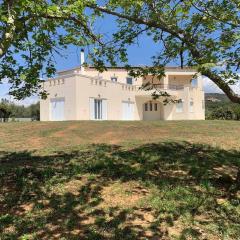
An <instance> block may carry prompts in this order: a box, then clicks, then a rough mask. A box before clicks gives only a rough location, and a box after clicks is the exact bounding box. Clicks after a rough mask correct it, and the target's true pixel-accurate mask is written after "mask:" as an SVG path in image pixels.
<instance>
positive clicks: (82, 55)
mask: <svg viewBox="0 0 240 240" xmlns="http://www.w3.org/2000/svg"><path fill="white" fill-rule="evenodd" d="M80 61H81V71H84V66H83V64H84V63H85V54H84V49H83V48H82V49H81V59H80Z"/></svg>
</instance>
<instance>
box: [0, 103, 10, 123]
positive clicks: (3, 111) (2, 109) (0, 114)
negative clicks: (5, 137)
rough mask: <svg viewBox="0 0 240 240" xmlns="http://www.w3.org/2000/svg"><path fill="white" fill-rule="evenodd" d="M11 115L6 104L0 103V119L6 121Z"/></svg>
mask: <svg viewBox="0 0 240 240" xmlns="http://www.w3.org/2000/svg"><path fill="white" fill-rule="evenodd" d="M10 115H11V111H10V109H9V107H8V105H7V104H4V103H0V118H1V119H3V121H4V122H6V121H7V120H8V118H9V117H10Z"/></svg>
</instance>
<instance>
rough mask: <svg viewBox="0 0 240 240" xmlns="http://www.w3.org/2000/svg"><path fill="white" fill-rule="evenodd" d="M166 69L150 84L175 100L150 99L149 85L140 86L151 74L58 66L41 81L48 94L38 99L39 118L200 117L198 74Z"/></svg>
mask: <svg viewBox="0 0 240 240" xmlns="http://www.w3.org/2000/svg"><path fill="white" fill-rule="evenodd" d="M165 75H166V76H165V77H164V78H163V79H161V80H160V81H159V80H157V79H156V80H154V81H153V84H154V87H155V88H156V89H159V90H161V91H166V92H168V93H169V94H170V95H171V97H172V98H173V99H177V100H180V101H179V102H178V103H168V104H166V105H164V102H163V101H164V97H160V98H158V99H157V100H153V98H152V90H150V91H145V90H143V89H141V88H140V86H141V85H142V84H143V83H145V82H146V81H150V79H151V82H152V79H153V78H152V76H146V77H144V78H137V79H134V78H132V77H130V76H129V75H128V72H127V71H126V70H125V69H124V68H121V67H115V68H111V67H109V68H108V71H105V72H103V73H99V72H98V71H97V70H96V69H95V68H94V67H83V66H80V67H77V68H74V69H70V70H65V71H60V72H58V76H57V77H55V78H53V79H48V80H46V81H45V82H44V84H43V88H44V89H45V90H46V91H47V92H48V93H49V95H48V98H47V99H46V100H41V101H40V115H41V121H63V120H199V119H205V107H204V92H203V87H202V76H201V75H197V77H196V71H195V70H194V69H191V68H183V69H182V68H178V67H167V68H166V69H165Z"/></svg>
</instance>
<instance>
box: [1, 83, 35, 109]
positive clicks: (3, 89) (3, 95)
mask: <svg viewBox="0 0 240 240" xmlns="http://www.w3.org/2000/svg"><path fill="white" fill-rule="evenodd" d="M9 87H10V85H9V84H7V83H3V84H0V99H2V98H5V99H8V100H9V101H11V102H14V103H15V104H18V105H25V106H29V105H31V104H33V103H36V102H38V101H39V98H38V97H37V96H32V97H28V98H25V99H24V100H20V101H19V100H16V99H14V98H13V96H10V95H9V94H8V92H9Z"/></svg>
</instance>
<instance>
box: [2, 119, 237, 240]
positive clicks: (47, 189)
mask: <svg viewBox="0 0 240 240" xmlns="http://www.w3.org/2000/svg"><path fill="white" fill-rule="evenodd" d="M239 133H240V123H239V122H233V121H173V122H87V121H86V122H56V123H54V122H48V123H47V122H42V123H41V122H40V123H39V122H33V123H6V124H0V239H1V240H5V239H22V240H27V239H46V240H48V239H61V240H64V239H90V240H91V239H96V240H99V239H119V240H120V239H129V240H130V239H131V240H132V239H152V240H155V239H165V240H166V239H211V240H212V239H213V240H215V239H224V240H225V239H232V240H236V239H240V193H239V192H234V191H233V181H234V178H235V177H236V173H237V168H238V166H240V135H239Z"/></svg>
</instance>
